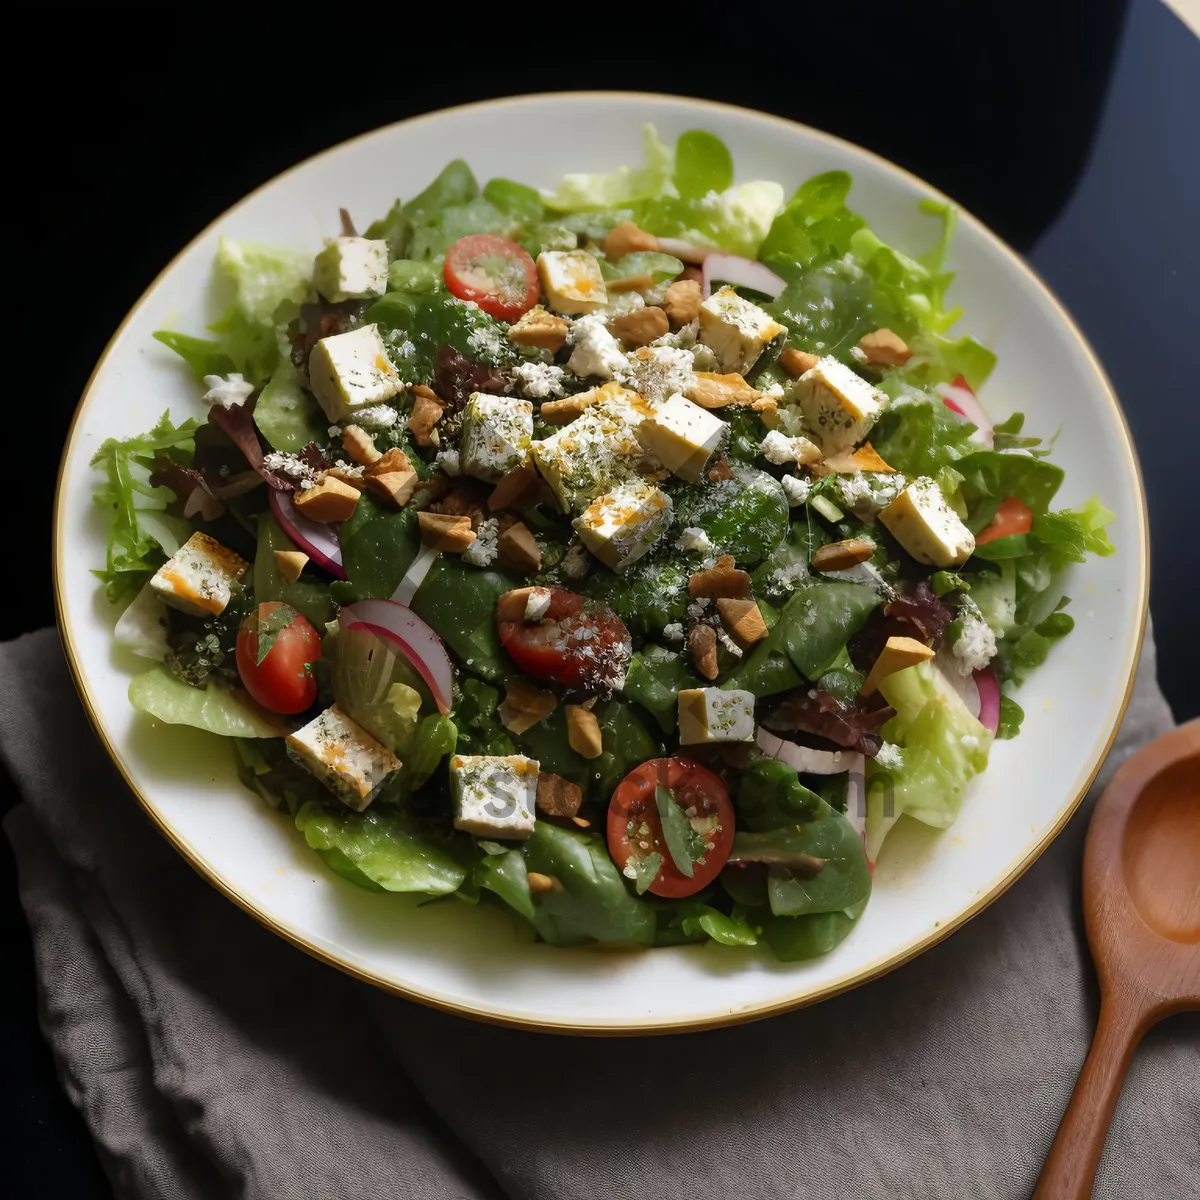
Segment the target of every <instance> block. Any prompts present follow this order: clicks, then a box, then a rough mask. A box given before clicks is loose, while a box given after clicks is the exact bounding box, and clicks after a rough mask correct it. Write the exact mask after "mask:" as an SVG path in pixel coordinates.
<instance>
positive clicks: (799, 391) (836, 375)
mask: <svg viewBox="0 0 1200 1200" xmlns="http://www.w3.org/2000/svg"><path fill="white" fill-rule="evenodd" d="M793 390H794V394H795V397H796V399H797V400H798V401H799V404H800V409H801V411H802V412H803V413H804V420H805V421H806V422H807V424H808V427H809V429H811V430H812V431H813V433H814V434H815V435H816V437H817V438H818V439H819V441H820V443H821V449H822V450H823V451H824V452H825V453H826V454H827V455H832V454H837V453H839V452H840V451H842V450H848V449H849V448H850V447H851V446H856V445H857V444H858V443H859V442H861V441H862V440H863V438H865V437H866V436H867V434H868V433H870V432H871V427H872V426H873V425H874V424H875V422H876V421H878V420H879V418H880V416H881V415H882V414H883V410H884V409H885V408H886V407H887V403H888V399H887V396H885V395H884V394H883V392H881V391H880V390H879V389H878V388H876V387H872V386H871V385H870V384H869V383H868V382H867V381H866V380H865V379H862V378H860V377H859V376H858V375H855V373H854V372H853V371H852V370H850V368H849V367H847V366H846V365H845V364H844V363H840V362H838V360H837V359H836V358H828V357H827V358H823V359H821V360H820V361H819V362H818V363H817V365H816V366H815V367H812V368H810V369H809V370H807V371H805V372H804V374H803V375H801V376H800V378H799V379H798V380H797V381H796V383H795V385H794V389H793Z"/></svg>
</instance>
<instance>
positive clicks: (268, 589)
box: [254, 513, 333, 633]
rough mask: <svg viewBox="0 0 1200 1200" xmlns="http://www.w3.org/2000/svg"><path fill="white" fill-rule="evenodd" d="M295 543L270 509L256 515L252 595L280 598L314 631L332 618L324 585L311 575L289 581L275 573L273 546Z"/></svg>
mask: <svg viewBox="0 0 1200 1200" xmlns="http://www.w3.org/2000/svg"><path fill="white" fill-rule="evenodd" d="M295 548H296V547H295V544H294V543H293V542H292V539H291V538H289V537H288V535H287V534H286V533H284V532H283V530H282V529H280V528H279V525H278V524H277V523H276V521H275V518H274V517H272V516H271V514H270V513H261V514H260V515H259V518H258V546H257V549H256V550H255V553H254V599H255V600H256V601H258V603H260V604H261V603H262V602H263V601H264V600H282V601H283V602H284V603H285V604H289V605H291V607H292V608H294V609H295V610H296V611H297V612H301V613H303V614H304V615H305V616H306V617H307V618H308V619H309V620H310V621H311V622H312V623H313V626H314V628H315V629H316V630H317V632H318V633H320V632H321V631H323V630H324V628H325V625H326V623H327V622H329V621H332V620H333V601H332V600H331V599H330V597H329V590H328V588H326V587H324V586H323V585H322V584H320V583H317V582H316V581H315V580H313V579H306V578H305V577H304V576H301V577H300V578H299V579H296V580H294V581H293V582H291V583H289V582H288V581H287V580H286V579H284V577H283V576H282V575H281V574H280V573H279V567H278V566H277V564H276V562H275V551H276V550H294V549H295Z"/></svg>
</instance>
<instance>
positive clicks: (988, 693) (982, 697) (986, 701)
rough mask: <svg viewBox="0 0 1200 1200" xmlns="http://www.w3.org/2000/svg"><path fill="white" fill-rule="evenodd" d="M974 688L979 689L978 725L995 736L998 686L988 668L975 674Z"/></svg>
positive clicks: (998, 707)
mask: <svg viewBox="0 0 1200 1200" xmlns="http://www.w3.org/2000/svg"><path fill="white" fill-rule="evenodd" d="M975 686H976V687H977V688H978V689H979V723H980V725H982V726H984V727H985V728H986V729H989V730H990V731H991V732H992V733H993V734H995V732H996V730H997V729H999V728H1000V684H999V683H997V682H996V676H995V673H994V672H993V671H992V669H991V668H990V667H989V668H988V669H987V670H985V671H976V672H975Z"/></svg>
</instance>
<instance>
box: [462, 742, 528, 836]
mask: <svg viewBox="0 0 1200 1200" xmlns="http://www.w3.org/2000/svg"><path fill="white" fill-rule="evenodd" d="M539 770H540V767H539V764H538V763H537V762H536V761H535V760H534V759H532V758H526V757H525V756H524V755H522V754H509V755H499V754H455V755H453V756H452V757H451V759H450V791H451V794H452V796H453V798H454V828H455V829H462V830H464V831H465V832H466V833H473V834H475V835H476V836H478V837H488V838H519V839H522V840H523V839H525V838H527V837H528V836H529V835H530V834H531V833H532V832H533V823H534V819H535V818H534V812H535V805H536V803H537V785H538V772H539Z"/></svg>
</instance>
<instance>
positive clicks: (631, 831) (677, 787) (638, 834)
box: [608, 758, 734, 898]
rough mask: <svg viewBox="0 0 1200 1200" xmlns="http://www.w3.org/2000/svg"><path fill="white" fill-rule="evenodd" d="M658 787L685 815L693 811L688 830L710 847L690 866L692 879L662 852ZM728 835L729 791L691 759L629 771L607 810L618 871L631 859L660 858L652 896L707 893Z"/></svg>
mask: <svg viewBox="0 0 1200 1200" xmlns="http://www.w3.org/2000/svg"><path fill="white" fill-rule="evenodd" d="M657 787H665V788H666V789H667V790H668V791H669V792H670V793H671V795H672V796H673V797H674V799H675V803H676V804H677V805H679V807H680V808H682V809H683V810H684V812H685V813H689V810H694V811H692V812H691V813H690V818H689V819H690V820H692V821H693V826H692V827H693V829H697V832H700V833H701V836H702V837H703V838H704V840H705V842H707V844H708V846H709V849H708V850H707V852H706V853H705V855H704V861H703V862H695V863H693V864H692V877H691V879H689V878H688V877H687V876H686V875H684V874H683V872H682V871H680V870H679V869H678V867H676V866H675V863H674V862H673V861H672V859H671V855H670V853H669V851H668V850H667V845H666V842H665V841H664V839H663V831H662V822H661V821H660V820H659V816H658V804H657V802H656V800H655V798H654V790H655V788H657ZM714 821H715V824H714V823H713V822H714ZM697 827H699V828H697ZM733 834H734V821H733V805H732V803H730V800H729V791H728V789H727V788H726V787H725V785H724V784H723V783H722V782H721V780H720V779H719V778H717V776H716V775H714V774H713V773H712V772H711V771H710V770H709V769H708V768H707V767H704V766H701V765H700V763H698V762H693V761H692V760H691V759H690V758H652V759H651V760H650V761H649V762H644V763H642V765H641V766H640V767H634V769H633V770H632V771H630V772H629V774H628V775H626V776H625V778H624V779H622V780H621V782H620V783H619V784H618V785H617V790H616V791H615V792H613V796H612V800H611V801H609V805H608V852H609V854H611V855H612V858H613V862H615V863H616V864H617V866H618V867H620V868H621V870H624V869H625V865H626V864H627V863H628V862H629V859H630V857H631V856H633V855H637V856H638V857H644V856H645V855H647V854H653V853H658V854H661V855H662V859H663V865H662V866H661V867H660V868H659V871H658V874H657V875H656V876H655V877H654V882H653V883H652V884H651V885H650V889H649V890H650V891H652V892H653V893H654V894H655V895H656V896H668V897H672V898H675V897H679V896H692V895H695V893H696V892H698V891H700V890H701V889H702V888H706V887H707V886H708V885H709V884H710V883H712V881H713V880H714V879H716V877H717V875H718V874H719V873H720V871H721V868H722V867H723V866H724V865H725V860H726V859H727V858H728V857H729V851H730V850H731V849H732V848H733Z"/></svg>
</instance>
